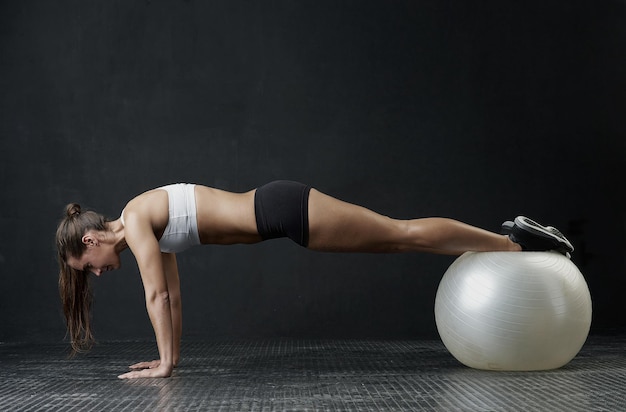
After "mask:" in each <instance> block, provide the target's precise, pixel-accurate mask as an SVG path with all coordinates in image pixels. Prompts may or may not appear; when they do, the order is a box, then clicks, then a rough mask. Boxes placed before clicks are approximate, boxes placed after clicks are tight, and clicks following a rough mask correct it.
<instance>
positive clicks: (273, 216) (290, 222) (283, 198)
mask: <svg viewBox="0 0 626 412" xmlns="http://www.w3.org/2000/svg"><path fill="white" fill-rule="evenodd" d="M310 191H311V186H307V185H304V184H302V183H298V182H291V181H287V180H277V181H274V182H271V183H268V184H266V185H264V186H261V187H259V188H258V189H257V190H256V193H255V195H254V213H255V214H256V227H257V230H258V231H259V235H261V238H263V240H267V239H276V238H280V237H288V238H289V239H291V240H293V241H294V242H296V243H297V244H299V245H301V246H304V247H307V245H308V244H309V192H310Z"/></svg>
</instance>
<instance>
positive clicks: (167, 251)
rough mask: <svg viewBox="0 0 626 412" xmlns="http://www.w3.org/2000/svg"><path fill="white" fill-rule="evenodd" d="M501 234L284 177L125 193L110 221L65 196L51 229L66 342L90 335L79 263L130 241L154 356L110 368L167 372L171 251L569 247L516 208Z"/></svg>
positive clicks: (174, 309)
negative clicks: (277, 244)
mask: <svg viewBox="0 0 626 412" xmlns="http://www.w3.org/2000/svg"><path fill="white" fill-rule="evenodd" d="M503 233H506V234H503V235H501V234H496V233H492V232H489V231H486V230H483V229H479V228H476V227H473V226H470V225H467V224H464V223H461V222H458V221H456V220H451V219H446V218H423V219H414V220H397V219H392V218H389V217H386V216H382V215H380V214H377V213H375V212H373V211H371V210H368V209H366V208H363V207H361V206H357V205H353V204H350V203H346V202H343V201H341V200H338V199H335V198H333V197H330V196H328V195H325V194H323V193H321V192H320V191H318V190H316V189H313V188H311V187H310V186H307V185H303V184H301V183H296V182H290V181H275V182H272V183H269V184H267V185H265V186H261V187H259V188H258V189H255V190H251V191H249V192H246V193H231V192H226V191H223V190H219V189H215V188H210V187H206V186H200V185H193V184H176V185H169V186H165V187H161V188H158V189H153V190H150V191H148V192H145V193H143V194H141V195H139V196H137V197H135V198H134V199H132V200H131V201H129V202H128V203H127V204H126V207H125V208H124V210H123V211H122V213H121V216H120V217H119V218H118V219H117V220H106V219H105V218H104V217H103V216H102V215H100V214H97V213H95V212H93V211H85V212H83V211H82V210H81V208H80V206H79V205H78V204H75V203H72V204H69V205H68V206H67V207H66V216H65V217H64V218H63V220H62V221H61V222H60V224H59V227H58V229H57V234H56V243H57V249H58V258H59V266H60V275H59V291H60V295H61V300H62V303H63V309H64V314H65V318H66V321H67V328H68V333H69V336H70V338H71V344H72V349H73V351H74V353H76V352H80V351H83V350H87V349H89V348H90V347H91V345H92V343H93V335H92V332H91V326H90V309H91V291H90V287H89V278H88V275H89V272H91V273H94V274H95V275H96V276H100V275H101V274H102V273H103V272H107V271H110V270H114V269H119V267H120V253H121V252H122V251H123V250H125V249H127V248H128V249H130V250H131V252H132V253H133V255H134V256H135V259H136V260H137V264H138V266H139V270H140V272H141V279H142V282H143V286H144V290H145V299H146V307H147V310H148V315H149V317H150V321H151V323H152V326H153V328H154V332H155V336H156V342H157V347H158V352H159V359H158V360H154V361H150V362H140V363H137V364H134V365H132V366H130V369H131V371H130V372H128V373H125V374H123V375H120V376H119V377H120V378H123V379H124V378H140V377H168V376H170V375H171V373H172V369H173V368H174V367H175V366H176V364H177V363H178V361H179V358H180V338H181V325H182V311H181V297H180V284H179V278H178V268H177V264H176V253H178V252H182V251H183V250H185V249H187V248H189V247H191V246H194V245H200V244H220V245H226V244H235V243H257V242H261V241H263V240H267V239H272V238H278V237H289V238H290V239H292V240H293V241H295V242H297V243H298V244H300V245H301V246H304V247H306V248H308V249H311V250H317V251H333V252H409V251H410V252H430V253H438V254H449V255H460V254H462V253H464V252H466V251H521V250H556V251H559V252H561V253H564V254H567V253H569V252H571V251H573V248H572V246H571V244H570V243H569V242H568V241H567V239H566V238H565V237H564V236H563V235H562V234H561V233H560V232H559V231H558V230H556V229H554V228H552V227H544V226H541V225H539V224H537V223H536V222H533V221H532V220H530V219H527V218H524V217H521V216H520V217H517V218H516V219H515V221H514V222H505V223H504V224H503Z"/></svg>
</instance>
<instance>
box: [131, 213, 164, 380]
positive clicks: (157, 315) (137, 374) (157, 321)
mask: <svg viewBox="0 0 626 412" xmlns="http://www.w3.org/2000/svg"><path fill="white" fill-rule="evenodd" d="M126 242H127V243H128V246H129V247H130V249H131V250H132V252H133V254H134V255H135V258H136V259H137V264H138V266H139V271H140V272H141V280H142V282H143V287H144V292H145V297H146V308H147V310H148V315H149V317H150V321H151V322H152V327H153V328H154V333H155V336H156V341H157V347H158V350H159V365H158V366H157V367H154V368H149V369H142V370H137V371H132V372H128V373H125V374H123V375H120V376H119V378H121V379H128V378H144V377H145V378H147V377H168V376H170V375H171V373H172V369H173V367H174V328H173V324H172V312H171V308H170V294H169V289H168V284H167V278H166V276H165V267H164V262H163V259H162V257H161V251H160V250H159V243H158V241H157V239H156V237H155V236H154V233H153V232H152V228H151V226H150V225H149V224H146V223H144V222H142V221H141V220H140V219H135V218H134V216H133V215H132V214H130V213H129V214H127V215H126Z"/></svg>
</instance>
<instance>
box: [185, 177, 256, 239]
mask: <svg viewBox="0 0 626 412" xmlns="http://www.w3.org/2000/svg"><path fill="white" fill-rule="evenodd" d="M255 191H256V190H251V191H249V192H245V193H232V192H226V191H224V190H220V189H215V188H211V187H206V186H201V185H196V187H195V195H196V218H197V221H198V233H199V235H200V243H202V244H220V245H227V244H234V243H256V242H260V241H261V240H262V239H261V237H260V236H259V233H258V231H257V226H256V217H255V213H254V193H255Z"/></svg>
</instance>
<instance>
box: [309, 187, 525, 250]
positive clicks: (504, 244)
mask: <svg viewBox="0 0 626 412" xmlns="http://www.w3.org/2000/svg"><path fill="white" fill-rule="evenodd" d="M308 247H309V249H312V250H320V251H335V252H408V251H415V252H430V253H439V254H448V255H460V254H462V253H464V252H467V251H519V250H521V247H520V246H519V245H518V244H516V243H514V242H512V241H511V240H510V239H509V238H508V236H503V235H498V234H496V233H492V232H489V231H486V230H483V229H479V228H477V227H474V226H470V225H467V224H465V223H461V222H458V221H456V220H452V219H445V218H424V219H413V220H398V219H392V218H389V217H387V216H383V215H380V214H378V213H376V212H373V211H371V210H369V209H366V208H364V207H361V206H357V205H354V204H351V203H347V202H343V201H341V200H338V199H335V198H333V197H331V196H328V195H325V194H323V193H321V192H319V191H318V190H315V189H311V193H310V195H309V244H308Z"/></svg>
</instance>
